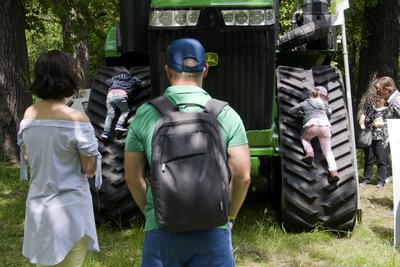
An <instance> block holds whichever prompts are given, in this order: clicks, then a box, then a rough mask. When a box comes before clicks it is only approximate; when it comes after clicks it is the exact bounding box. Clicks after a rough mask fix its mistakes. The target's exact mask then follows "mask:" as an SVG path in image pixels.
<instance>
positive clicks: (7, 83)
mask: <svg viewBox="0 0 400 267" xmlns="http://www.w3.org/2000/svg"><path fill="white" fill-rule="evenodd" d="M0 36H1V37H0V59H1V64H0V161H3V160H16V159H18V151H19V149H18V146H17V144H16V142H17V139H16V136H17V130H18V127H19V122H20V119H22V116H23V112H24V110H25V108H26V107H27V106H28V105H29V104H31V103H32V97H31V95H30V94H29V92H28V88H29V68H28V52H27V48H26V39H25V10H24V6H23V4H22V0H2V3H1V4H0Z"/></svg>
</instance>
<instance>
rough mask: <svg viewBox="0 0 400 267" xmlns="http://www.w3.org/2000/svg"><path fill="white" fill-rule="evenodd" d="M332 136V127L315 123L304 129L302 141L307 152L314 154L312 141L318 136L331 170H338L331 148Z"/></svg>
mask: <svg viewBox="0 0 400 267" xmlns="http://www.w3.org/2000/svg"><path fill="white" fill-rule="evenodd" d="M331 136H332V135H331V128H330V127H328V126H315V125H313V126H309V127H307V128H305V129H304V133H303V135H302V136H301V143H302V144H303V147H304V150H305V151H306V153H308V154H312V155H314V150H313V147H312V145H311V143H310V141H311V139H313V138H314V137H318V140H319V144H320V146H321V150H322V153H323V154H324V156H325V158H326V161H327V162H328V169H329V171H336V170H337V167H336V161H335V157H334V156H333V153H332V150H331Z"/></svg>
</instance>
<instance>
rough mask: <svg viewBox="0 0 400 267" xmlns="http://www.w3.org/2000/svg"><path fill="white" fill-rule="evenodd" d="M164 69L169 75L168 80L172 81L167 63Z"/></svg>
mask: <svg viewBox="0 0 400 267" xmlns="http://www.w3.org/2000/svg"><path fill="white" fill-rule="evenodd" d="M164 70H165V74H166V75H167V78H168V81H171V77H172V76H171V71H170V70H169V67H168V65H167V64H165V65H164Z"/></svg>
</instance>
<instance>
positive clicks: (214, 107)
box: [205, 98, 228, 118]
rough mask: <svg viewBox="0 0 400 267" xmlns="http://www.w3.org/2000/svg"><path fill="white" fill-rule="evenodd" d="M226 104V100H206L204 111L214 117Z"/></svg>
mask: <svg viewBox="0 0 400 267" xmlns="http://www.w3.org/2000/svg"><path fill="white" fill-rule="evenodd" d="M227 105H228V102H224V101H221V100H218V99H214V98H212V99H210V100H208V102H207V104H206V108H205V112H208V113H210V114H212V115H213V116H214V117H215V118H216V117H218V115H219V114H220V113H221V111H222V109H223V108H224V107H225V106H227Z"/></svg>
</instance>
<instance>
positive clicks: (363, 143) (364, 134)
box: [357, 128, 372, 148]
mask: <svg viewBox="0 0 400 267" xmlns="http://www.w3.org/2000/svg"><path fill="white" fill-rule="evenodd" d="M371 143H372V132H371V129H369V128H365V129H363V130H361V132H360V135H359V136H358V142H357V144H358V146H359V147H362V148H364V147H369V146H370V145H371Z"/></svg>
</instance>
